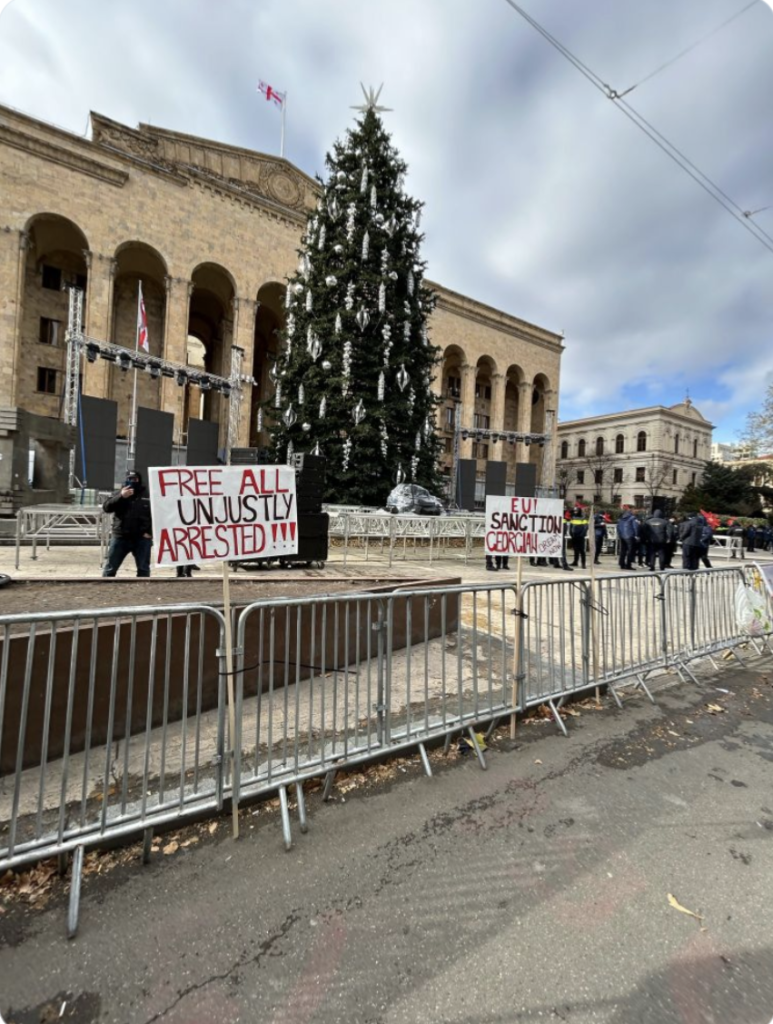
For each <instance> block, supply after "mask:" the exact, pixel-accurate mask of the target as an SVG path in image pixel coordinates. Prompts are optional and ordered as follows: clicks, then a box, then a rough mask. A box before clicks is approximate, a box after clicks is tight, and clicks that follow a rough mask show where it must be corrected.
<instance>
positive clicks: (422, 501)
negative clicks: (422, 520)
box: [386, 484, 443, 516]
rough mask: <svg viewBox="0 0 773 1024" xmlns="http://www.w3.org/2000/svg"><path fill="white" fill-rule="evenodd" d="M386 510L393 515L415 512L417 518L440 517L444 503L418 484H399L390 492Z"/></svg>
mask: <svg viewBox="0 0 773 1024" xmlns="http://www.w3.org/2000/svg"><path fill="white" fill-rule="evenodd" d="M386 510H387V512H391V513H392V515H395V514H397V513H398V512H399V513H406V512H413V513H415V514H416V515H417V516H440V515H442V514H443V502H442V501H441V500H440V498H436V497H435V495H434V494H430V493H429V491H428V490H427V488H426V487H420V486H419V485H418V484H398V485H397V487H394V488H393V489H392V490H391V491H390V492H389V497H388V498H387V500H386Z"/></svg>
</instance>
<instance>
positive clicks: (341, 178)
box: [336, 171, 346, 181]
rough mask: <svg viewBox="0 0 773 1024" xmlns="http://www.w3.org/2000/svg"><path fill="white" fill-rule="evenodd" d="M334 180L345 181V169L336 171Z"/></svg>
mask: <svg viewBox="0 0 773 1024" xmlns="http://www.w3.org/2000/svg"><path fill="white" fill-rule="evenodd" d="M336 181H346V171H337V172H336Z"/></svg>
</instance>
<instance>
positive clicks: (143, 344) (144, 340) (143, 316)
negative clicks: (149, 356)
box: [137, 281, 150, 352]
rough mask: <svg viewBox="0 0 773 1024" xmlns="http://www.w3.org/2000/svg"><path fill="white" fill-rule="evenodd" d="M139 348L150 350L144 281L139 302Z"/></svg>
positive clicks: (144, 350) (145, 350)
mask: <svg viewBox="0 0 773 1024" xmlns="http://www.w3.org/2000/svg"><path fill="white" fill-rule="evenodd" d="M137 348H141V349H142V351H143V352H150V343H149V341H148V316H147V313H146V312H145V300H144V299H143V297H142V281H140V296H139V302H138V303H137Z"/></svg>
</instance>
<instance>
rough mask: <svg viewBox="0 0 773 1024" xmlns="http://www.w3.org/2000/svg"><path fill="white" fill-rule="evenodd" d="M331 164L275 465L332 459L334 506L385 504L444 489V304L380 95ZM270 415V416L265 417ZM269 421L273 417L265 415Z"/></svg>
mask: <svg viewBox="0 0 773 1024" xmlns="http://www.w3.org/2000/svg"><path fill="white" fill-rule="evenodd" d="M368 99H369V102H368V103H367V105H366V108H365V109H364V113H363V116H362V117H361V118H360V119H359V120H358V121H357V122H356V124H355V127H354V129H352V130H350V131H348V132H347V135H346V139H345V141H344V142H343V143H342V142H336V143H335V145H334V147H333V151H332V153H329V154H328V156H327V158H326V166H327V169H328V178H327V181H326V182H320V184H321V185H322V188H323V193H322V197H321V199H320V200H319V202H318V204H317V211H316V213H315V214H314V215H313V216H312V217H310V218H309V221H308V224H307V227H306V231H305V234H304V235H303V239H302V247H301V249H299V251H298V254H299V257H300V262H299V266H298V270H297V272H296V273H295V274H294V275H293V276H292V277H291V278H290V279H289V281H288V287H287V302H286V328H285V330H284V332H283V342H284V344H283V348H282V351H281V352H280V355H279V356H278V358H277V362H276V363H275V365H274V366H272V368H271V371H270V374H271V377H272V380H273V381H274V386H275V394H274V397H273V399H272V400H271V402H270V403H267V404H268V405H269V406H270V407H271V408H270V413H271V418H272V419H273V421H274V422H273V424H272V426H271V427H270V430H271V434H272V444H273V449H274V450H273V455H274V458H275V459H276V460H277V462H284V461H290V457H291V456H292V455H293V454H294V453H299V452H313V453H316V454H322V455H324V456H325V458H326V459H327V460H328V462H327V470H328V472H327V480H328V487H327V494H326V500H327V501H331V502H336V503H339V504H362V505H383V504H384V502H385V500H386V497H387V494H388V492H389V490H390V489H391V487H392V486H393V485H394V483H395V482H402V481H403V480H404V481H405V482H411V481H413V482H416V483H419V484H423V485H424V486H426V487H428V488H430V489H434V490H437V489H438V486H439V475H438V457H439V453H440V441H439V439H438V437H437V435H436V433H435V408H436V406H437V405H438V403H439V399H438V398H437V397H436V396H435V395H434V394H433V393H432V391H431V389H430V385H431V381H432V376H433V367H434V366H435V364H436V363H437V361H438V349H437V347H435V346H433V345H431V344H430V341H429V336H428V331H427V321H428V318H429V316H430V314H431V312H432V310H433V309H434V307H435V301H436V300H435V295H434V293H432V291H431V290H430V289H428V288H427V287H426V286H425V285H424V281H423V279H424V270H425V264H424V262H423V261H422V259H421V257H420V246H421V242H422V239H423V235H422V234H421V233H420V230H419V225H420V220H421V208H422V204H421V203H419V202H417V201H416V200H414V199H411V198H410V197H409V196H408V195H407V194H406V193H405V190H404V178H405V173H406V164H405V163H404V161H403V160H402V159H401V158H400V156H399V154H398V152H397V150H396V149H395V148H394V147H393V146H392V144H391V142H390V138H389V135H388V134H387V132H386V131H385V129H384V126H383V124H382V122H381V119H380V117H379V114H378V111H377V110H376V109H374V107H375V106H376V103H375V100H377V97H375V98H374V97H373V94H372V93H371V94H370V96H369V97H368ZM268 412H269V409H266V413H268ZM267 418H268V416H267Z"/></svg>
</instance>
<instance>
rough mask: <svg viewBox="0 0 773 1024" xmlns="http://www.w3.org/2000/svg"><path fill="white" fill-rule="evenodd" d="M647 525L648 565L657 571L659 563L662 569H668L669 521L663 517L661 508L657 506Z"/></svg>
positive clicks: (652, 570)
mask: <svg viewBox="0 0 773 1024" xmlns="http://www.w3.org/2000/svg"><path fill="white" fill-rule="evenodd" d="M645 525H646V527H647V538H648V546H647V565H648V566H649V569H650V571H651V572H654V571H655V564H656V563H657V564H658V566H659V568H660V571H661V572H663V571H664V570H665V569H666V565H667V562H668V558H667V555H666V546H667V543H668V521H667V520H666V519H665V518H664V517H663V513H662V512H661V511H660V509H658V508H656V509H655V511H654V512H653V513H652V515H651V516H650V517H649V519H648V520H647V522H646V524H645Z"/></svg>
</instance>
